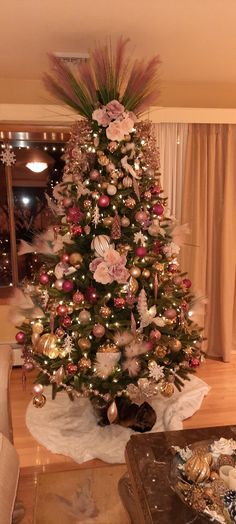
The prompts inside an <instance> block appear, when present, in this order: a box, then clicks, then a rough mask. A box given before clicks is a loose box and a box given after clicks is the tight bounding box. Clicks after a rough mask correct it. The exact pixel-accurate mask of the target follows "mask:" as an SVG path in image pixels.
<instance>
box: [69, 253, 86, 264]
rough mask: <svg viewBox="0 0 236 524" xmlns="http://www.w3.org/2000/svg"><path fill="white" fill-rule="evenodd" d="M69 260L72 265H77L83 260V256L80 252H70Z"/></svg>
mask: <svg viewBox="0 0 236 524" xmlns="http://www.w3.org/2000/svg"><path fill="white" fill-rule="evenodd" d="M69 262H70V264H71V265H72V266H77V264H81V263H82V262H83V257H82V255H81V254H80V253H77V252H75V253H72V254H71V255H70V256H69Z"/></svg>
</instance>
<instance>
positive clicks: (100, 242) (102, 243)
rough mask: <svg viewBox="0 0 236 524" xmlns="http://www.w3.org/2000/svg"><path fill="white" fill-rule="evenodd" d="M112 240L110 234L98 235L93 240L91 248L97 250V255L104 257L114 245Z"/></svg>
mask: <svg viewBox="0 0 236 524" xmlns="http://www.w3.org/2000/svg"><path fill="white" fill-rule="evenodd" d="M110 241H111V239H110V237H109V236H108V235H97V236H96V237H94V239H93V240H92V242H91V249H93V250H94V251H96V255H98V256H99V257H103V256H104V255H105V253H106V251H107V250H108V249H109V248H111V247H112V246H111V244H110Z"/></svg>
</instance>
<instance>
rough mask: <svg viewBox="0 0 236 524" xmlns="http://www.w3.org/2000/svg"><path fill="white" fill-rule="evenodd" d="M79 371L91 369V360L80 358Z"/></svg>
mask: <svg viewBox="0 0 236 524" xmlns="http://www.w3.org/2000/svg"><path fill="white" fill-rule="evenodd" d="M78 364H79V369H89V368H91V360H90V358H85V357H82V358H81V359H80V360H79V362H78Z"/></svg>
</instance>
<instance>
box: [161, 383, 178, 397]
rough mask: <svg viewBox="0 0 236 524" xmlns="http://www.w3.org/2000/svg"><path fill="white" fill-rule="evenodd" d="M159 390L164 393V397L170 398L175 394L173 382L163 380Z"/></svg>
mask: <svg viewBox="0 0 236 524" xmlns="http://www.w3.org/2000/svg"><path fill="white" fill-rule="evenodd" d="M159 391H160V393H161V394H162V395H163V397H166V398H169V397H172V395H173V394H174V391H175V388H174V385H173V384H172V383H171V382H167V381H166V380H162V381H161V383H160V385H159Z"/></svg>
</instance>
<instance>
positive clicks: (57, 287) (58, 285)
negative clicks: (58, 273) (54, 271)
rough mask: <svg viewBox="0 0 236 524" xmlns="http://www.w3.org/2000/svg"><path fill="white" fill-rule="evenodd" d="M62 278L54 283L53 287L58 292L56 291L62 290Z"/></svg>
mask: <svg viewBox="0 0 236 524" xmlns="http://www.w3.org/2000/svg"><path fill="white" fill-rule="evenodd" d="M63 282H64V280H63V278H58V279H57V280H56V281H55V282H54V287H55V288H56V289H57V290H58V291H61V290H62V286H63Z"/></svg>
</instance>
